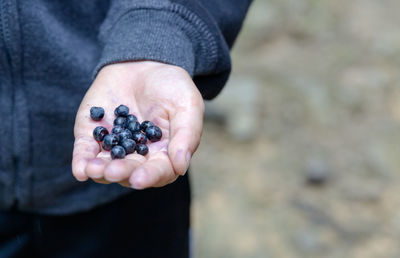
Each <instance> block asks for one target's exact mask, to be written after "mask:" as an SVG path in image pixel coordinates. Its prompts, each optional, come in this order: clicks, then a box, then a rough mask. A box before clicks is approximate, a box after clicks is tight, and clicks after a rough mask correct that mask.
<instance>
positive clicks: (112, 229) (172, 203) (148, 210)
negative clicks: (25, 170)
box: [0, 176, 190, 258]
mask: <svg viewBox="0 0 400 258" xmlns="http://www.w3.org/2000/svg"><path fill="white" fill-rule="evenodd" d="M189 206H190V192H189V185H188V179H187V176H185V177H180V178H179V179H178V180H177V181H176V182H175V183H173V184H171V185H168V186H166V187H163V188H153V189H148V190H144V191H135V192H133V193H132V194H129V195H127V196H124V197H122V198H120V199H119V200H117V201H115V202H112V203H109V204H106V205H103V206H100V207H97V208H95V209H93V210H91V211H89V212H85V213H80V214H74V215H69V216H47V215H37V214H27V213H22V212H19V211H15V210H14V211H7V212H0V258H3V257H4V258H5V257H35V258H36V257H38V258H39V257H51V258H53V257H71V258H78V257H96V258H97V257H139V258H146V257H154V258H169V257H171V258H180V257H182V258H183V257H185V258H186V257H188V252H189V250H188V242H189V239H188V234H189V232H188V230H189Z"/></svg>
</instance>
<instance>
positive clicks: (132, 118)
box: [126, 115, 137, 124]
mask: <svg viewBox="0 0 400 258" xmlns="http://www.w3.org/2000/svg"><path fill="white" fill-rule="evenodd" d="M132 122H137V117H136V116H134V115H128V116H127V117H126V123H127V124H129V123H132Z"/></svg>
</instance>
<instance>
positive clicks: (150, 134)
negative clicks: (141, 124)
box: [146, 125, 162, 142]
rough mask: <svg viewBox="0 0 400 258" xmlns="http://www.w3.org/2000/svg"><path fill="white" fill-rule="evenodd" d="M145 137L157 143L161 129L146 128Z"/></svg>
mask: <svg viewBox="0 0 400 258" xmlns="http://www.w3.org/2000/svg"><path fill="white" fill-rule="evenodd" d="M146 136H147V139H149V140H150V141H152V142H157V141H159V140H160V139H161V137H162V132H161V129H160V128H159V127H158V126H155V125H152V126H149V127H147V129H146Z"/></svg>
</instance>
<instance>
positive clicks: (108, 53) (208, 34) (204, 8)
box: [95, 0, 251, 99]
mask: <svg viewBox="0 0 400 258" xmlns="http://www.w3.org/2000/svg"><path fill="white" fill-rule="evenodd" d="M250 2H251V0H218V1H214V0H112V1H111V3H110V7H109V11H108V13H107V17H106V19H105V20H104V23H103V24H102V26H101V28H100V33H99V41H100V43H101V45H102V55H101V58H100V61H99V63H98V65H97V67H96V69H95V75H96V74H97V73H98V71H99V70H100V69H101V68H102V67H104V66H105V65H108V64H112V63H118V62H123V61H138V60H153V61H158V62H163V63H167V64H172V65H176V66H180V67H182V68H184V69H185V70H186V71H187V72H188V73H189V74H190V75H191V76H192V77H193V79H194V82H195V84H196V85H197V87H198V88H199V90H200V92H201V94H202V95H203V98H205V99H211V98H213V97H215V96H216V95H217V94H218V93H219V92H220V91H221V89H222V88H223V86H224V84H225V83H226V81H227V79H228V77H229V73H230V71H231V60H230V55H229V49H230V47H231V46H232V44H233V42H234V40H235V38H236V37H237V34H238V32H239V30H240V27H241V25H242V22H243V20H244V17H245V14H246V11H247V9H248V7H249V5H250Z"/></svg>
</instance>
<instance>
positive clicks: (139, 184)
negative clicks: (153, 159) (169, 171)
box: [130, 168, 146, 190]
mask: <svg viewBox="0 0 400 258" xmlns="http://www.w3.org/2000/svg"><path fill="white" fill-rule="evenodd" d="M145 181H146V171H145V170H144V169H143V168H139V169H137V170H136V171H135V172H133V176H132V180H131V182H130V183H131V186H132V188H133V189H136V190H140V189H143V185H144V183H145Z"/></svg>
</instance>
